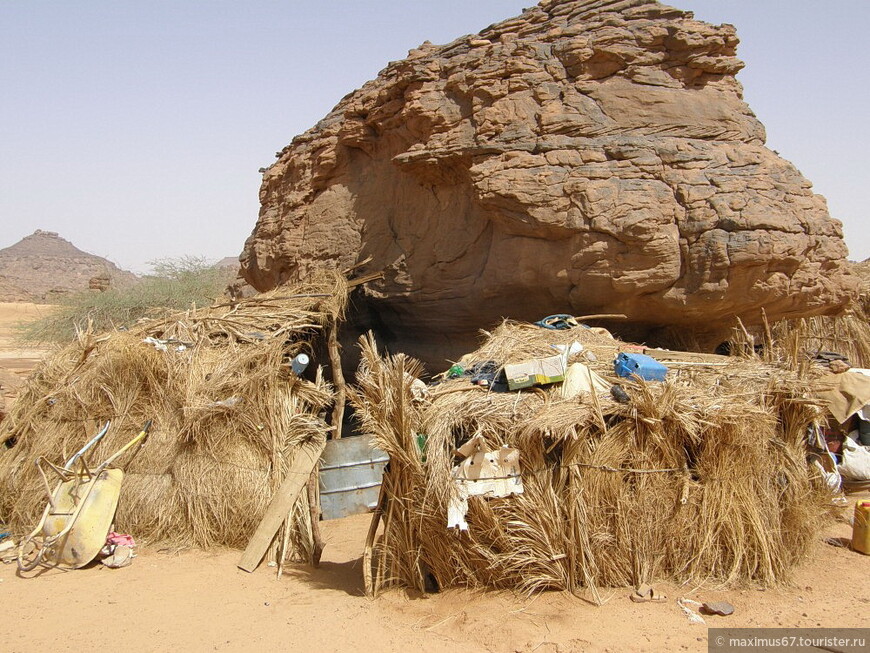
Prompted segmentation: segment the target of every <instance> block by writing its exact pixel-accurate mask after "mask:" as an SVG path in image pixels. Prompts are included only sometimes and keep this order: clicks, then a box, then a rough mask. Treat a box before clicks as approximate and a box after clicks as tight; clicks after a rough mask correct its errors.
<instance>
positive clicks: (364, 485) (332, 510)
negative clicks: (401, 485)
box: [320, 436, 389, 519]
mask: <svg viewBox="0 0 870 653" xmlns="http://www.w3.org/2000/svg"><path fill="white" fill-rule="evenodd" d="M388 460H389V456H388V455H387V454H386V453H384V452H383V451H381V450H380V449H377V448H375V447H374V445H373V444H372V440H371V438H369V437H366V436H358V437H351V438H342V439H340V440H329V441H328V442H327V443H326V449H325V450H324V451H323V456H321V458H320V509H321V511H322V513H323V518H324V519H338V518H340V517H347V516H348V515H358V514H361V513H366V512H370V511H371V510H372V509H373V508H374V507H375V505H377V502H378V493H379V492H380V487H381V477H382V476H383V473H384V466H385V465H386V464H387V461H388Z"/></svg>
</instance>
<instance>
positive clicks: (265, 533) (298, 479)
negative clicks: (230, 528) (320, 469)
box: [238, 438, 326, 573]
mask: <svg viewBox="0 0 870 653" xmlns="http://www.w3.org/2000/svg"><path fill="white" fill-rule="evenodd" d="M325 446H326V439H325V438H324V439H318V440H317V441H315V442H309V443H306V444H303V445H302V446H301V447H299V449H297V450H296V455H295V456H294V457H293V460H292V461H291V463H290V467H289V469H288V470H287V476H285V477H284V482H283V483H281V486H280V487H279V488H278V490H277V491H276V492H275V496H273V497H272V501H271V503H269V507H268V508H266V514H265V515H263V519H262V520H261V521H260V525H259V526H257V530H256V531H254V535H253V537H251V541H250V542H248V547H247V548H246V549H245V552H244V553H243V554H242V557H241V559H240V560H239V564H238V567H239V569H244V570H245V571H247V572H249V573H250V572H252V571H254V570H255V569H256V568H257V567H258V566H259V565H260V562H262V560H263V556H265V555H266V550H267V549H268V548H269V545H270V544H271V543H272V540H274V539H275V534H276V533H277V532H278V529H279V528H281V524H283V523H284V520H285V519H287V515H288V513H289V512H290V509H291V508H292V507H293V504H294V503H296V499H297V498H299V493H300V492H301V491H302V488H304V487H305V486H306V484H307V483H308V479H309V478H310V477H311V470H313V469H314V467H315V465H317V461H318V460H320V455H321V454H322V453H323V448H324V447H325Z"/></svg>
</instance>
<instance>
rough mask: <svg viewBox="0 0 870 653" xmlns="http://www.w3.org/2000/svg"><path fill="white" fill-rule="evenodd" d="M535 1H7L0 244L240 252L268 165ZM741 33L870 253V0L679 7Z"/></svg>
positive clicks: (757, 71)
mask: <svg viewBox="0 0 870 653" xmlns="http://www.w3.org/2000/svg"><path fill="white" fill-rule="evenodd" d="M531 4H532V0H526V1H519V0H461V1H460V0H437V1H436V0H432V1H429V0H413V1H411V0H405V1H400V0H371V1H366V0H355V1H353V0H321V1H320V2H311V1H309V0H282V1H277V0H275V1H272V0H246V1H245V2H239V1H237V0H233V1H226V0H208V1H206V0H189V1H186V0H174V1H169V0H149V1H147V2H143V1H141V0H136V1H135V2H131V1H128V0H113V1H108V0H107V1H105V2H96V1H89V0H77V1H69V0H55V1H48V0H0V224H2V229H0V247H5V246H8V245H11V244H13V243H15V242H17V241H18V240H19V239H20V238H22V237H23V236H26V235H28V234H30V233H32V232H33V231H34V230H35V229H38V228H39V229H47V230H52V231H57V232H59V233H60V234H61V235H62V236H64V237H65V238H67V239H68V240H71V241H72V242H73V243H74V244H75V245H77V246H78V247H79V248H81V249H83V250H86V251H89V252H92V253H95V254H99V255H101V256H105V257H106V258H109V259H110V260H113V261H115V262H116V263H118V264H119V265H121V266H122V267H125V268H128V269H132V270H135V271H144V270H146V269H147V264H146V262H147V261H149V260H153V259H156V258H161V257H173V256H180V255H184V254H190V255H201V256H205V257H206V258H209V259H213V260H217V259H219V258H222V257H224V256H234V255H237V254H238V253H239V252H240V251H241V248H242V245H243V244H244V241H245V238H247V236H248V235H249V234H250V232H251V229H252V228H253V226H254V224H255V222H256V218H257V210H258V208H259V203H258V200H257V191H258V188H259V183H260V174H259V172H258V168H260V167H264V166H267V165H269V164H270V163H272V161H274V153H275V152H276V151H278V150H280V149H281V148H283V147H284V146H285V145H286V144H288V143H289V142H290V140H291V139H292V138H293V136H294V135H296V134H298V133H300V132H303V131H305V130H306V129H307V128H309V127H310V126H312V125H313V124H314V123H315V122H316V121H317V120H319V119H320V118H321V117H323V116H324V115H325V114H326V113H327V112H329V110H330V109H331V108H332V107H333V106H334V105H335V104H336V103H337V102H338V101H339V100H340V99H341V97H342V96H344V95H345V94H347V93H349V92H350V91H352V90H354V89H356V88H358V87H359V86H360V85H361V84H363V83H364V82H365V81H367V80H369V79H372V78H374V77H375V76H376V75H377V73H378V71H379V70H381V69H382V68H383V67H384V66H385V65H386V63H387V62H388V61H391V60H396V59H401V58H403V57H405V56H406V55H407V51H408V50H409V49H410V48H413V47H416V46H417V45H419V44H420V43H422V42H423V41H424V40H427V39H428V40H430V41H432V42H433V43H438V44H440V43H447V42H449V41H451V40H453V39H454V38H456V37H458V36H461V35H463V34H468V33H474V32H477V31H479V30H481V29H482V28H484V27H486V26H487V25H489V24H491V23H493V22H496V21H498V20H501V19H504V18H507V17H510V16H514V15H517V14H519V13H520V12H521V10H522V8H523V7H524V6H530V5H531ZM672 4H674V5H675V6H678V7H680V8H681V9H689V10H693V11H695V12H696V16H697V18H699V19H701V20H705V21H708V22H712V23H721V22H730V23H733V24H734V25H736V26H737V30H738V34H739V35H740V38H741V46H740V49H739V51H738V54H739V56H740V57H741V58H742V59H743V60H744V61H746V63H747V67H746V69H744V70H743V71H742V72H741V73H740V74H739V76H738V79H739V80H740V81H741V82H743V84H744V87H745V92H746V99H747V101H748V102H749V104H750V106H752V108H753V109H754V110H755V113H756V114H757V115H758V117H759V118H760V119H761V120H762V122H763V123H764V124H765V126H766V127H767V130H768V145H769V146H770V147H772V148H774V149H776V150H778V151H779V152H780V154H782V155H783V156H784V157H786V158H787V159H789V160H790V161H792V162H793V163H794V164H795V165H796V166H797V167H798V168H799V169H800V170H801V171H802V172H803V173H804V174H805V175H806V176H807V177H808V178H809V179H810V180H811V181H812V182H813V183H814V184H815V190H816V192H818V193H821V194H823V195H825V196H826V197H827V199H828V204H829V207H830V210H831V214H832V215H833V216H834V217H836V218H839V219H840V220H842V221H843V222H844V223H845V229H846V242H847V244H848V245H849V248H850V252H851V258H853V259H856V260H862V259H864V258H867V257H870V229H868V228H867V227H865V226H864V225H865V221H864V212H865V210H866V209H865V207H867V206H868V205H870V188H868V187H870V178H868V177H870V175H868V173H870V164H868V162H867V156H868V152H870V142H868V141H870V139H868V129H867V126H866V122H865V113H866V111H867V107H868V106H870V91H868V85H867V83H866V79H867V76H868V70H870V60H868V59H870V57H868V54H867V50H866V46H865V45H863V44H864V43H865V41H866V37H865V33H864V32H865V30H866V27H867V25H868V24H870V1H868V0H833V1H832V2H828V3H821V2H818V0H813V1H812V2H810V1H809V0H731V1H729V0H681V1H679V2H674V3H672Z"/></svg>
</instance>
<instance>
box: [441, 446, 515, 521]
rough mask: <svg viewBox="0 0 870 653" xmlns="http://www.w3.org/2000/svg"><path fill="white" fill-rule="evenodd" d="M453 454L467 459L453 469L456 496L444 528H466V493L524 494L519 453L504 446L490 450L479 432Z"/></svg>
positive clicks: (448, 510) (478, 494)
mask: <svg viewBox="0 0 870 653" xmlns="http://www.w3.org/2000/svg"><path fill="white" fill-rule="evenodd" d="M456 453H458V454H459V455H460V456H466V458H465V460H463V461H462V462H461V463H460V464H459V465H457V466H456V467H454V468H453V479H454V480H453V482H454V485H455V489H456V495H455V496H454V497H452V500H451V501H450V504H449V505H448V507H447V528H458V529H459V530H461V531H466V530H468V522H467V521H466V520H465V515H466V513H467V512H468V497H469V496H487V497H495V498H499V497H506V496H510V495H512V494H522V493H523V480H522V478H521V473H520V452H519V451H518V450H517V449H514V448H511V447H507V446H504V447H501V448H500V449H498V450H496V451H490V450H489V449H488V448H487V446H486V441H485V440H484V438H483V436H482V435H480V434H478V435H475V436H474V437H473V438H471V440H469V441H468V442H466V443H465V444H463V445H462V446H461V447H459V449H457V450H456Z"/></svg>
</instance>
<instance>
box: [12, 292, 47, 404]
mask: <svg viewBox="0 0 870 653" xmlns="http://www.w3.org/2000/svg"><path fill="white" fill-rule="evenodd" d="M50 310H51V306H46V305H43V304H26V303H23V302H21V303H14V302H0V408H2V406H3V403H4V400H5V403H6V404H7V405H8V404H9V403H10V402H11V400H12V399H13V397H14V396H15V395H16V394H17V392H18V388H19V387H21V384H22V383H23V382H24V380H25V379H26V378H27V376H28V375H29V374H30V371H31V370H32V369H33V368H34V367H35V366H36V364H37V363H38V362H39V361H40V360H42V357H43V356H44V355H45V353H46V350H45V349H36V348H32V347H26V346H23V345H21V344H20V343H19V342H17V338H16V326H18V325H19V324H22V323H24V322H29V321H31V320H34V319H37V318H39V317H40V316H42V315H45V314H46V313H47V312H48V311H50Z"/></svg>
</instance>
